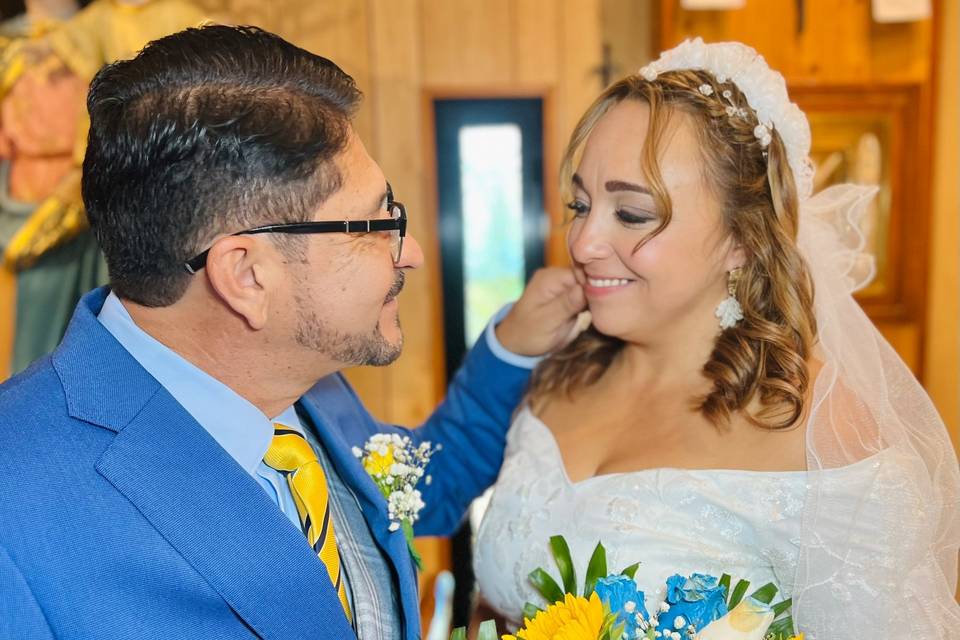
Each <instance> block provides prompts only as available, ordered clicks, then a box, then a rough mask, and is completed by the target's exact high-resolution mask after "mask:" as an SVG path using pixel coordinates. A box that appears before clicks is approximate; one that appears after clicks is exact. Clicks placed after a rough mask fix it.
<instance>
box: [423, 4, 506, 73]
mask: <svg viewBox="0 0 960 640" xmlns="http://www.w3.org/2000/svg"><path fill="white" fill-rule="evenodd" d="M420 6H421V11H420V21H421V25H420V28H421V34H422V50H423V58H422V63H423V80H424V82H425V83H426V84H428V85H457V86H465V85H471V84H491V83H496V82H503V81H504V80H505V79H508V78H510V75H511V70H512V68H513V65H512V60H513V56H514V51H513V22H512V18H513V10H512V9H513V2H511V0H485V1H484V2H463V1H461V2H451V1H450V0H421V3H420Z"/></svg>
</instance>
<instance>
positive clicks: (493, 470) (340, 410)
mask: <svg viewBox="0 0 960 640" xmlns="http://www.w3.org/2000/svg"><path fill="white" fill-rule="evenodd" d="M105 297H106V290H105V289H100V290H96V291H93V292H91V293H90V294H88V295H87V296H86V297H84V299H83V300H81V302H80V304H79V305H78V307H77V310H76V312H75V314H74V317H73V320H72V321H71V324H70V327H69V328H68V330H67V333H66V336H65V337H64V339H63V342H62V343H61V345H60V347H59V348H58V349H57V350H56V351H55V352H54V353H53V354H52V355H51V356H49V357H46V358H44V359H42V360H39V361H37V362H36V363H34V364H33V365H32V366H31V367H30V368H29V369H28V370H27V371H25V372H24V373H22V374H21V375H19V376H17V377H15V378H13V379H11V380H9V381H8V382H7V383H5V384H3V385H2V386H0V487H2V501H0V638H3V639H4V640H6V639H7V638H11V639H16V640H27V639H34V638H38V639H39V638H44V639H47V638H54V637H56V638H84V639H86V640H92V639H96V638H138V639H139V638H249V637H257V636H259V637H261V638H268V639H276V640H280V639H283V640H289V639H293V638H309V639H311V640H315V639H317V638H351V637H353V632H352V630H351V629H350V627H349V625H348V624H347V623H346V621H345V619H344V617H343V614H342V611H341V610H340V604H339V602H338V600H337V596H336V593H335V592H334V590H333V587H332V585H331V583H330V580H329V578H328V576H327V573H326V569H325V567H324V565H323V564H322V563H321V562H320V561H319V560H318V559H317V557H316V555H315V554H314V553H313V552H312V551H311V550H310V548H309V546H308V545H306V544H304V541H303V535H302V534H301V533H300V532H299V531H298V530H297V529H296V528H295V527H293V526H291V523H290V521H289V520H288V519H287V517H286V516H285V515H283V514H282V513H281V512H280V510H279V509H278V508H277V507H276V505H275V504H274V503H273V502H272V501H271V500H270V498H269V497H268V496H267V495H266V493H265V492H264V491H263V489H262V488H261V487H260V486H259V485H258V484H257V482H256V481H255V480H254V479H253V478H252V477H251V476H250V475H249V474H248V473H246V472H245V471H244V470H243V469H242V468H241V467H240V465H238V464H237V463H236V462H235V461H234V460H233V458H231V457H230V456H229V455H228V454H227V453H226V452H225V451H224V450H223V449H222V448H221V447H220V446H219V445H218V444H217V443H216V442H215V441H214V440H213V438H212V437H211V436H210V435H209V434H208V433H207V432H206V431H205V430H204V429H203V428H202V427H201V426H200V425H199V424H198V423H197V422H196V421H195V420H194V419H193V418H192V417H191V416H190V415H189V414H188V413H187V412H186V411H185V410H184V409H183V407H181V406H180V405H179V404H178V403H177V402H176V401H175V400H174V399H173V398H172V397H171V396H170V394H168V393H167V392H166V390H165V389H164V388H163V387H161V386H160V385H159V383H157V381H156V380H154V379H153V378H152V377H151V376H150V375H149V374H148V373H147V372H146V371H145V370H144V369H143V368H142V367H141V366H140V365H139V364H138V363H137V362H136V361H135V360H134V359H133V358H132V357H131V356H130V355H129V354H128V353H127V352H126V350H124V349H123V347H121V346H120V344H119V343H118V342H117V341H116V340H115V339H114V338H113V336H112V335H111V334H110V333H109V332H108V331H107V330H106V329H105V328H104V327H103V326H102V325H101V324H100V322H99V321H98V320H97V318H96V314H97V313H98V312H99V310H100V307H101V306H102V304H103V300H104V299H105ZM527 377H528V372H527V371H526V370H524V369H520V368H517V367H514V366H512V365H509V364H507V363H504V362H503V361H501V360H499V359H498V358H496V357H495V356H494V355H493V354H492V353H491V352H490V351H489V350H488V348H487V347H486V345H485V343H484V341H483V340H481V341H479V342H478V344H477V347H475V348H474V350H473V351H472V352H471V354H470V355H469V356H468V358H467V360H466V362H465V363H464V366H463V367H462V368H461V370H460V372H459V373H458V374H457V377H456V379H455V380H454V382H453V384H452V385H451V388H450V391H449V393H448V397H447V399H446V400H445V401H444V403H443V404H442V405H441V406H440V407H439V408H438V409H437V411H436V412H435V413H434V414H433V416H432V417H431V418H430V419H429V420H428V421H427V423H426V424H425V425H424V426H423V427H421V428H420V429H416V430H414V431H406V430H403V429H400V428H399V427H393V426H387V425H383V424H380V423H377V422H376V421H375V420H374V419H373V418H372V417H371V416H370V414H369V413H367V411H366V410H365V409H364V408H363V405H362V404H361V403H360V401H359V399H358V398H357V396H356V394H355V393H354V392H353V390H352V389H351V388H350V387H349V385H348V384H347V382H346V381H345V380H344V378H343V377H342V376H340V375H332V376H329V377H327V378H324V379H323V380H321V381H320V382H319V383H318V384H317V385H316V386H315V387H313V388H312V389H311V390H310V391H309V392H308V393H307V394H306V395H305V396H304V397H303V399H302V401H301V402H302V405H303V407H304V408H305V409H306V411H307V412H308V413H309V414H310V416H311V418H312V419H313V421H314V423H315V424H316V425H317V430H318V432H319V436H320V439H321V440H322V442H323V444H324V446H325V447H326V449H327V452H328V453H329V456H330V458H331V460H332V461H333V463H334V464H335V466H336V468H337V471H338V472H339V473H340V475H341V477H342V478H343V480H344V481H345V482H346V483H347V484H348V485H349V486H350V487H351V488H352V490H353V492H354V493H355V495H356V497H357V499H358V502H359V504H360V507H361V509H362V511H363V514H364V517H365V518H366V520H367V522H368V523H369V525H370V528H371V530H372V531H373V534H374V537H375V538H376V540H377V543H378V544H379V545H380V546H381V547H382V549H383V550H384V551H385V553H386V555H387V556H388V558H389V560H390V563H391V564H392V568H393V570H394V571H395V577H396V581H397V584H398V585H399V590H400V601H401V605H402V610H403V624H404V630H405V633H406V637H408V638H417V637H419V635H420V620H419V613H418V596H417V584H416V574H415V569H414V567H413V565H412V562H411V559H410V555H409V553H408V551H407V547H406V544H405V541H404V538H403V534H402V533H401V532H393V533H391V532H390V531H389V530H388V526H389V521H388V519H387V512H386V503H385V501H384V499H383V497H382V496H381V495H380V493H379V492H378V490H377V488H376V487H375V485H374V484H373V482H372V481H371V480H370V478H369V477H368V476H367V474H366V473H365V472H364V470H363V468H362V467H361V465H360V464H359V462H358V461H357V460H356V459H355V458H354V456H353V455H352V453H351V447H352V446H362V444H363V443H364V442H365V441H366V439H367V438H369V437H370V436H371V435H373V434H374V433H377V432H383V431H403V432H404V433H408V434H410V435H411V436H413V437H414V438H415V439H417V440H421V439H425V440H430V441H431V442H433V443H434V444H442V445H443V450H442V451H441V452H439V453H437V454H436V455H435V456H434V458H433V461H432V462H431V464H430V470H429V471H430V473H431V474H432V476H433V482H432V484H431V485H429V486H426V487H421V488H422V490H423V494H424V495H423V497H424V501H425V502H426V505H427V506H426V507H425V509H424V510H423V512H422V514H421V520H420V522H418V523H417V533H418V534H420V535H443V534H449V533H450V532H451V531H452V530H453V529H454V528H455V527H456V525H457V524H458V523H459V521H460V519H461V517H462V515H463V513H464V510H465V509H466V507H467V505H468V504H469V502H470V500H471V499H473V498H474V497H475V496H477V495H478V494H479V493H480V492H481V491H482V490H483V489H484V488H485V487H487V486H488V485H490V484H491V483H492V482H493V480H494V479H495V478H496V474H497V471H498V470H499V467H500V464H501V461H502V458H503V448H504V441H505V434H506V430H507V427H508V424H509V419H510V414H511V412H512V411H513V408H514V407H515V405H516V404H517V402H518V400H519V399H520V395H521V393H522V390H523V387H524V386H525V384H526V381H527Z"/></svg>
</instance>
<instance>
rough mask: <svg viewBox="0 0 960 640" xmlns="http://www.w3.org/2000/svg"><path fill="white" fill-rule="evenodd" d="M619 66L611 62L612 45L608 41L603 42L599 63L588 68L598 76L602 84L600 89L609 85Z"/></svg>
mask: <svg viewBox="0 0 960 640" xmlns="http://www.w3.org/2000/svg"><path fill="white" fill-rule="evenodd" d="M619 68H620V67H619V66H618V65H615V64H614V63H613V47H611V46H610V43H609V42H604V43H603V58H602V61H601V64H600V65H599V66H596V67H594V68H593V69H591V70H590V73H595V74H597V75H598V76H600V82H601V83H602V84H603V86H602V87H601V89H606V88H607V87H609V86H610V83H611V82H613V77H614V75H615V74H616V73H617V70H618V69H619Z"/></svg>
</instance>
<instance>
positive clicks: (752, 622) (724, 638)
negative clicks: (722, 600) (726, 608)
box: [697, 598, 774, 640]
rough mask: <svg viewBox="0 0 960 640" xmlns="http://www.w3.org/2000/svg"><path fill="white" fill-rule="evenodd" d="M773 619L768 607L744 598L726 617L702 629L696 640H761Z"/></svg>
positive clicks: (771, 611)
mask: <svg viewBox="0 0 960 640" xmlns="http://www.w3.org/2000/svg"><path fill="white" fill-rule="evenodd" d="M773 618H774V615H773V610H772V609H771V608H770V606H769V605H766V604H764V603H762V602H759V601H758V600H754V599H753V598H744V599H743V600H741V601H740V604H738V605H737V606H736V607H734V608H733V610H732V611H730V612H729V613H727V615H725V616H723V617H722V618H720V619H719V620H714V621H713V622H711V623H710V624H708V625H707V626H706V627H704V629H703V630H702V631H701V632H700V633H698V634H697V640H763V636H764V635H765V634H766V633H767V629H769V628H770V624H771V623H773Z"/></svg>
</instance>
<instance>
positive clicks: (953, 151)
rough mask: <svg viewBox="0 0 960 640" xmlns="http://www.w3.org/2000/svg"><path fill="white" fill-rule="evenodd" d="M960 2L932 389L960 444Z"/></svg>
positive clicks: (948, 46) (948, 21)
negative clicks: (959, 143) (959, 146)
mask: <svg viewBox="0 0 960 640" xmlns="http://www.w3.org/2000/svg"><path fill="white" fill-rule="evenodd" d="M958 5H960V2H958V1H957V0H947V1H946V2H943V3H942V6H943V12H942V14H941V16H940V21H939V24H940V28H939V34H938V38H937V40H938V44H939V49H940V53H939V57H938V65H937V69H936V82H937V88H936V93H937V106H936V111H937V117H936V121H935V127H936V132H937V135H936V138H935V149H934V155H933V158H934V165H933V166H934V182H933V220H932V227H933V229H932V233H931V237H932V238H933V241H932V243H931V247H930V298H929V307H928V312H927V327H926V329H927V344H926V364H927V366H926V380H925V384H926V387H927V390H928V391H929V392H930V397H931V398H933V402H934V404H936V406H937V409H938V410H939V411H940V415H941V416H942V417H943V421H944V422H945V423H946V424H947V428H949V429H950V432H951V435H952V436H953V442H954V445H955V446H957V447H960V150H958V148H957V146H958V142H960V85H958V83H957V77H958V74H960V45H958V42H960V7H958Z"/></svg>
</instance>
